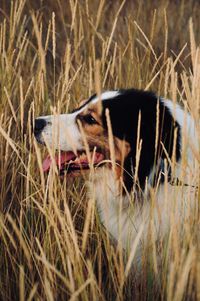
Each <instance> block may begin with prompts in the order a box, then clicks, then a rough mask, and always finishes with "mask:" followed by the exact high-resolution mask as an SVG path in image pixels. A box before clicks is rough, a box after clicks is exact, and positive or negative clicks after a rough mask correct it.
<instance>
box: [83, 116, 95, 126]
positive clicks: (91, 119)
mask: <svg viewBox="0 0 200 301" xmlns="http://www.w3.org/2000/svg"><path fill="white" fill-rule="evenodd" d="M82 119H83V120H84V121H85V122H86V123H87V124H90V125H92V124H98V122H97V121H96V119H95V118H94V117H93V116H92V115H91V114H87V115H84V116H82Z"/></svg>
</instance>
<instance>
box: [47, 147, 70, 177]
mask: <svg viewBox="0 0 200 301" xmlns="http://www.w3.org/2000/svg"><path fill="white" fill-rule="evenodd" d="M74 157H75V155H74V153H73V152H61V153H60V154H59V155H56V156H55V162H56V164H57V166H58V167H59V168H61V165H62V164H64V163H66V162H69V161H70V160H72V159H74ZM51 164H52V160H51V157H50V156H47V157H46V158H45V159H44V161H43V163H42V169H43V171H44V172H47V171H49V169H50V167H51Z"/></svg>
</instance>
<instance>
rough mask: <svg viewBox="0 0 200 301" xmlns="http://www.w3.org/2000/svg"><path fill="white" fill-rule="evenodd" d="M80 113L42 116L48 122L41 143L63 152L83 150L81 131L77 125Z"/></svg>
mask: <svg viewBox="0 0 200 301" xmlns="http://www.w3.org/2000/svg"><path fill="white" fill-rule="evenodd" d="M78 114H79V111H77V112H75V113H72V114H61V115H49V116H41V117H40V118H41V119H44V120H45V121H46V122H47V125H46V126H45V127H44V129H43V131H42V134H41V136H40V138H39V140H40V142H42V143H44V142H45V143H46V144H48V145H49V146H50V147H55V148H56V149H60V150H63V151H74V152H75V151H77V150H80V149H83V142H82V136H81V133H80V130H79V128H78V125H77V123H76V116H77V115H78Z"/></svg>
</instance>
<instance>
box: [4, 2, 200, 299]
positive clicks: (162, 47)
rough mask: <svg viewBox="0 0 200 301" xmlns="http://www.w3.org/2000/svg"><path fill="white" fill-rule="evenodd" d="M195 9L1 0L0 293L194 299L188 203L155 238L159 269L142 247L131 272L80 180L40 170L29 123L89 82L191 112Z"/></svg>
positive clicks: (199, 58)
mask: <svg viewBox="0 0 200 301" xmlns="http://www.w3.org/2000/svg"><path fill="white" fill-rule="evenodd" d="M199 14H200V2H199V1H192V0H190V1H186V0H182V1H181V0H176V1H166V0H163V1H161V0H160V1H154V0H151V1H135V0H134V1H128V0H127V1H103V0H100V1H91V0H89V1H74V0H71V1H67V0H65V1H64V0H56V1H53V0H47V1H42V0H41V1H32V0H16V1H13V2H11V1H7V0H1V2H0V145H1V147H0V187H1V190H0V208H1V209H0V210H1V211H0V299H2V300H19V299H20V300H26V299H28V300H32V299H34V300H66V299H70V300H115V299H116V300H133V298H134V300H200V279H199V275H200V258H199V242H200V241H199V231H198V227H199V210H198V207H197V208H196V211H195V214H193V215H192V216H190V220H188V223H187V224H186V225H185V226H184V229H182V234H181V233H180V231H179V230H177V229H171V232H170V233H171V234H170V238H169V240H167V241H166V242H165V243H163V242H162V243H161V242H160V244H159V243H158V245H159V247H158V252H159V254H161V263H160V265H159V266H160V267H159V272H158V270H157V268H156V266H157V265H156V264H155V258H154V259H152V255H151V252H149V250H144V254H143V258H144V260H143V269H142V273H141V275H138V276H137V277H136V276H135V277H134V276H133V275H132V277H130V279H129V278H127V277H126V274H125V272H124V271H125V264H124V263H123V260H122V250H120V249H118V250H117V251H116V249H115V247H113V245H112V244H110V242H109V240H108V237H107V234H106V233H105V231H104V230H103V229H102V227H101V225H100V223H99V220H98V216H97V215H96V211H95V203H94V200H90V199H88V198H87V197H86V194H85V189H84V183H81V182H80V181H79V180H76V181H75V182H72V181H69V182H67V183H66V180H65V181H64V183H63V182H61V181H60V180H59V179H58V177H57V176H56V172H55V171H54V173H53V174H52V177H50V178H48V179H46V178H44V176H43V174H42V172H41V160H42V159H41V158H42V156H43V149H41V148H39V147H38V146H37V144H36V143H35V141H34V139H33V137H32V135H31V126H30V123H31V120H32V119H33V118H34V116H38V115H45V114H46V113H48V114H50V113H51V112H55V111H56V112H66V111H68V109H70V108H73V107H74V106H76V105H77V103H78V102H79V101H80V100H81V99H83V98H85V97H88V96H89V95H90V94H91V93H93V92H94V91H95V90H96V89H98V87H99V86H100V87H101V88H102V89H113V88H126V87H136V88H142V89H151V90H155V91H157V92H158V94H160V95H163V96H165V97H169V98H172V99H174V100H175V101H176V100H178V101H181V102H184V101H186V102H187V103H188V105H189V107H190V110H191V111H192V112H193V114H194V115H195V116H196V118H197V119H198V118H199V115H198V114H199V107H200V105H199V104H200V89H199V82H200V52H199V43H200V18H199ZM196 157H197V159H198V160H199V157H198V152H197V155H196ZM189 198H190V195H189V196H188V200H189ZM196 198H197V201H198V200H199V194H197V196H196ZM183 234H184V236H183ZM183 237H184V239H183Z"/></svg>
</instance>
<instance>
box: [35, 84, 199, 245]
mask: <svg viewBox="0 0 200 301" xmlns="http://www.w3.org/2000/svg"><path fill="white" fill-rule="evenodd" d="M34 134H35V137H36V139H37V141H38V142H39V143H42V144H46V145H48V147H53V148H54V149H57V155H56V157H55V162H56V164H57V165H58V170H59V173H60V175H62V176H63V175H66V176H78V175H81V174H82V173H85V172H86V171H87V172H88V171H89V174H90V175H89V177H88V180H87V186H88V193H89V194H90V197H91V195H92V197H94V198H95V200H96V204H97V210H98V213H99V216H100V219H101V221H102V223H103V224H104V226H105V227H106V228H107V230H108V231H109V233H110V234H111V235H112V236H113V237H114V238H115V239H116V240H117V241H118V242H120V243H121V244H122V246H123V247H124V249H127V250H128V249H130V248H131V247H132V245H133V244H134V242H135V240H136V239H137V240H138V241H139V243H140V242H141V241H143V242H145V241H147V235H148V231H150V229H152V225H153V227H154V235H156V237H155V239H157V238H158V237H160V236H162V237H163V235H165V234H166V233H167V230H168V229H169V225H170V218H171V213H172V211H173V214H174V215H173V216H174V217H175V219H174V220H176V221H177V222H178V221H179V220H180V219H181V220H182V221H183V220H184V218H185V215H186V213H185V212H186V210H185V209H186V207H188V206H189V207H190V204H185V203H184V195H182V191H183V189H182V190H181V189H180V186H186V185H187V187H189V188H190V187H191V189H193V187H194V183H193V180H194V179H193V178H192V177H191V174H190V175H189V173H188V171H189V170H191V168H192V167H193V165H194V164H193V159H192V150H191V148H190V145H192V144H193V145H197V141H198V139H197V138H198V137H197V134H196V131H195V123H194V120H193V118H192V117H191V115H190V114H189V113H187V112H186V110H184V109H182V108H181V107H180V106H179V105H178V104H175V103H173V102H172V101H170V100H165V99H163V98H161V97H157V96H156V95H155V94H154V93H151V92H146V91H141V90H136V89H127V90H114V91H106V92H103V93H102V94H101V95H99V96H97V95H93V96H91V97H90V98H89V99H88V100H86V101H84V103H82V104H81V105H80V106H79V108H78V109H75V110H74V111H72V112H71V113H70V114H61V115H49V116H41V117H39V118H37V119H36V120H35V128H34ZM183 158H184V160H182V159H183ZM183 161H184V162H183ZM51 165H52V160H51V159H50V157H48V158H46V159H45V160H44V162H43V170H44V172H49V170H50V169H51ZM91 175H92V176H91ZM183 179H184V180H183ZM150 223H151V227H149V225H150Z"/></svg>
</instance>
